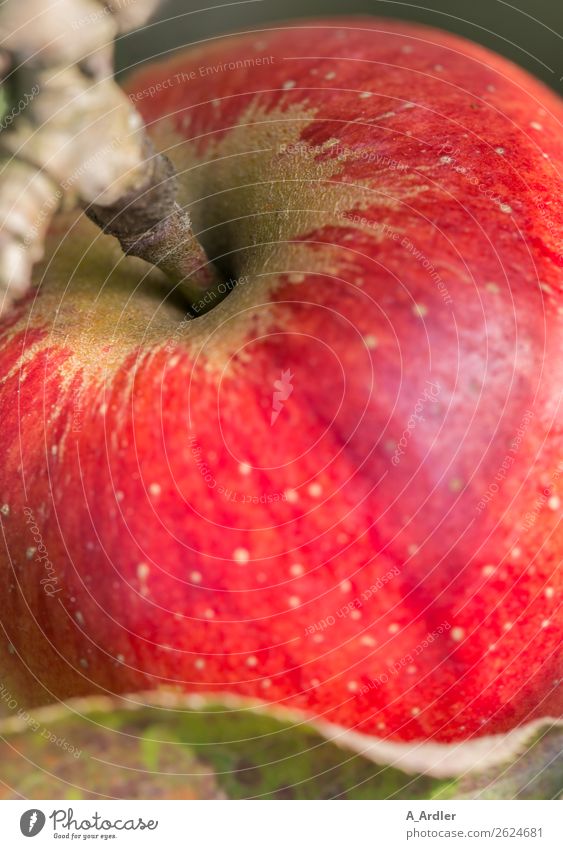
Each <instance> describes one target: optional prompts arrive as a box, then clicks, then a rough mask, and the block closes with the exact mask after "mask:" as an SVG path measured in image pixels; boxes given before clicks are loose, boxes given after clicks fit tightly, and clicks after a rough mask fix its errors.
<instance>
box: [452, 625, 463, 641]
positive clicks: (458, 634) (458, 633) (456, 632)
mask: <svg viewBox="0 0 563 849" xmlns="http://www.w3.org/2000/svg"><path fill="white" fill-rule="evenodd" d="M464 637H465V628H460V627H459V626H456V627H455V628H452V630H451V638H452V640H453V641H454V643H461V641H462V640H463V638H464Z"/></svg>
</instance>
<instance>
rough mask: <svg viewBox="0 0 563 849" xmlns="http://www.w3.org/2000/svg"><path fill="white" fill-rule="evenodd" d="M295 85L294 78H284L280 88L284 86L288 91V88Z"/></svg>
mask: <svg viewBox="0 0 563 849" xmlns="http://www.w3.org/2000/svg"><path fill="white" fill-rule="evenodd" d="M295 85H296V83H295V80H286V81H285V82H284V84H283V86H282V88H284V89H285V90H286V91H288V90H289V89H290V88H295Z"/></svg>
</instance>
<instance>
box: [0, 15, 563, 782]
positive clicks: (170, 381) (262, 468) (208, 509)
mask: <svg viewBox="0 0 563 849" xmlns="http://www.w3.org/2000/svg"><path fill="white" fill-rule="evenodd" d="M129 91H130V96H131V98H132V99H133V100H134V101H135V103H136V105H137V107H138V108H139V110H140V111H141V113H142V115H143V117H144V119H145V121H146V122H147V125H148V126H149V128H150V132H151V135H152V137H153V139H154V140H155V142H156V144H157V146H158V147H159V149H160V150H163V151H165V152H166V153H167V154H168V155H169V156H170V157H171V158H172V160H173V161H174V163H175V164H176V166H177V168H178V170H179V172H180V175H181V184H182V198H181V199H182V202H183V203H184V204H185V205H187V206H188V208H189V209H190V211H191V213H192V216H193V220H194V226H195V229H196V231H197V232H198V233H199V234H200V237H201V240H202V241H203V243H204V245H205V246H206V248H207V251H208V254H209V256H210V258H211V260H212V261H213V262H215V264H216V265H217V266H218V267H219V268H220V269H221V273H222V274H223V276H224V278H225V280H229V279H236V280H238V285H237V286H235V288H234V290H233V291H232V292H231V293H230V294H228V295H227V297H225V298H224V299H223V300H222V301H221V302H219V299H216V298H213V297H209V298H207V299H203V300H202V302H201V303H196V304H195V305H194V307H193V312H194V313H195V315H196V316H197V317H196V318H195V319H193V320H190V319H189V316H188V317H186V316H185V309H184V307H183V306H182V301H181V299H180V298H179V297H178V293H174V294H173V295H168V294H167V293H166V290H165V287H164V286H163V284H162V278H161V277H160V276H159V274H158V273H154V272H151V273H150V274H148V275H147V268H148V266H146V265H144V264H143V263H142V262H140V261H138V260H132V259H122V258H120V256H119V250H118V248H117V246H116V244H115V243H114V242H113V240H112V239H110V238H109V237H107V236H103V235H100V234H99V232H98V231H96V229H95V228H94V226H93V225H92V224H90V223H89V222H87V221H86V220H85V219H84V217H80V218H79V219H74V218H73V219H72V220H70V219H68V218H67V219H64V218H61V219H59V222H58V224H57V227H56V228H55V230H54V232H53V233H52V236H51V247H50V251H49V258H48V261H47V262H46V265H45V268H44V270H43V272H42V273H41V274H38V276H37V283H38V284H39V291H38V293H37V294H36V296H35V297H32V298H28V300H27V301H26V302H25V303H24V304H22V305H20V307H19V308H18V310H17V311H16V312H15V313H14V314H13V316H12V317H11V318H10V320H5V321H4V323H3V328H2V331H3V332H2V341H3V345H2V354H1V357H2V369H1V373H2V385H1V392H0V404H1V415H2V428H3V438H2V461H1V482H0V499H1V500H0V503H1V504H2V505H3V506H2V516H1V518H2V529H3V534H4V539H5V551H4V553H3V556H2V562H1V565H0V591H1V595H2V600H3V604H2V613H1V619H2V627H3V633H4V638H3V653H4V654H5V655H6V656H5V657H3V659H2V666H3V670H2V671H3V680H4V681H7V682H8V685H9V687H10V688H11V691H13V692H15V693H18V698H21V699H22V700H23V701H25V702H27V703H38V702H46V701H52V700H55V699H65V698H67V697H69V696H72V695H80V694H85V693H89V692H99V691H108V692H112V693H114V692H127V691H141V690H147V689H157V688H163V687H165V688H173V689H174V690H177V691H180V692H182V693H190V694H202V695H204V696H205V697H206V698H207V697H211V698H215V699H217V698H221V699H225V698H228V697H232V696H236V697H238V698H242V699H244V700H248V701H249V702H256V701H258V702H259V703H260V704H262V705H263V706H264V708H265V709H272V710H274V709H275V710H277V711H284V710H291V711H293V713H294V714H295V715H296V716H299V717H305V718H306V719H307V720H308V721H311V722H313V723H316V724H317V725H318V726H319V727H322V728H324V729H325V730H328V732H329V733H333V734H340V733H342V734H344V737H343V739H344V740H349V741H350V742H351V743H353V744H354V745H364V743H365V742H366V741H377V740H379V741H383V743H384V745H383V746H382V747H381V746H380V747H379V748H378V747H377V746H376V748H375V749H374V751H377V752H378V753H379V754H378V756H386V754H385V753H386V752H389V751H391V750H392V749H393V747H391V748H386V746H385V743H386V742H390V743H403V744H410V746H411V749H413V748H414V750H415V751H418V752H425V753H428V752H436V751H438V752H439V753H440V755H439V757H440V758H442V757H443V755H444V752H445V751H446V746H445V745H442V746H438V747H437V748H433V744H435V743H437V744H449V745H450V746H451V744H453V743H456V744H457V743H460V742H464V743H466V744H467V746H469V748H470V747H471V744H472V743H474V744H475V745H474V746H473V750H474V751H476V752H478V753H479V755H481V754H482V753H483V752H484V751H486V750H487V749H494V748H495V747H497V746H498V742H499V740H501V739H503V738H501V737H500V736H498V735H501V734H507V733H511V734H512V736H511V737H509V739H514V735H515V734H516V735H518V734H520V733H524V732H526V731H527V730H529V729H530V727H531V724H534V723H537V722H538V721H540V720H541V719H542V718H545V717H552V718H559V717H560V716H561V705H562V700H561V689H560V688H559V687H558V676H559V674H560V661H559V657H558V650H559V646H560V637H561V634H560V629H559V625H560V620H558V619H557V611H558V600H557V578H556V569H557V566H558V563H559V559H560V555H561V551H562V547H563V538H562V534H561V525H560V518H561V513H560V501H559V494H560V492H561V484H562V480H561V472H562V466H561V461H560V456H561V427H562V426H561V418H560V410H559V400H560V390H561V378H562V370H563V359H562V357H561V350H562V340H563V332H562V330H563V307H562V304H563V300H562V297H561V274H560V270H559V269H560V266H561V253H560V242H558V240H557V235H558V231H559V230H560V227H561V222H562V220H563V216H562V214H561V187H560V184H559V182H558V179H557V169H558V167H560V166H561V164H562V162H563V157H562V154H561V131H560V123H559V122H560V120H561V117H562V116H563V110H562V108H561V103H560V101H559V100H557V99H556V97H555V95H554V94H553V93H550V92H549V91H548V90H547V89H546V88H545V87H544V86H542V85H541V84H540V83H538V82H536V81H535V80H533V79H532V78H531V77H529V76H528V75H527V74H525V73H524V72H523V71H521V70H519V69H518V68H516V67H515V66H513V65H511V64H510V63H509V62H507V61H505V60H504V59H501V58H499V57H497V56H495V55H494V54H492V53H490V52H488V51H487V50H484V49H483V48H481V47H477V46H475V45H473V44H470V43H468V42H466V41H463V40H461V39H459V38H456V37H453V36H450V35H447V34H445V33H441V32H438V31H435V30H430V29H426V28H423V27H419V26H415V25H410V24H404V23H397V22H392V21H378V20H375V19H366V20H363V19H361V20H360V19H350V20H333V21H321V22H297V23H294V24H287V25H283V26H278V27H276V28H273V29H270V30H267V31H264V32H255V33H251V34H247V35H244V36H242V37H237V38H232V39H222V40H220V41H218V42H213V43H210V44H206V45H204V46H203V47H200V48H198V49H194V50H189V51H187V52H184V53H181V54H179V55H178V56H177V57H175V58H173V59H172V60H170V61H167V62H166V63H164V64H159V65H152V66H148V67H147V68H146V69H145V70H143V71H142V72H141V73H140V74H138V75H137V76H136V77H134V78H133V80H132V81H131V82H130V83H129ZM224 288H225V290H226V288H227V286H226V285H225V287H224ZM205 309H207V310H208V311H207V313H206V314H205V315H203V313H204V311H205ZM7 646H8V647H9V653H8V654H6V652H5V649H6V647H7ZM515 729H516V730H515ZM518 729H520V730H518ZM359 735H361V736H359ZM423 743H424V744H426V745H424V746H422V745H419V744H423ZM469 748H467V751H469ZM450 750H451V749H450ZM455 751H456V752H461V751H462V750H461V749H457V748H456V749H455ZM381 753H383V755H382V754H381ZM458 757H459V760H457V758H458ZM417 763H418V764H419V765H420V763H421V760H420V758H419V760H418V761H417ZM424 763H426V762H424ZM424 763H423V764H422V765H424ZM461 763H462V761H461V757H460V756H459V755H457V754H456V763H455V764H454V766H453V767H452V765H451V762H450V766H449V767H448V769H453V770H455V768H456V766H460V768H461Z"/></svg>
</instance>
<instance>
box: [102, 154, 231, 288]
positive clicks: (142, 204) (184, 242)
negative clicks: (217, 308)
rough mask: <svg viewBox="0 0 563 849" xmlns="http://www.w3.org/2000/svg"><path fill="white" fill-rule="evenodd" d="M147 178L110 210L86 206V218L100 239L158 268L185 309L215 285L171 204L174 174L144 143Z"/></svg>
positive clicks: (186, 223)
mask: <svg viewBox="0 0 563 849" xmlns="http://www.w3.org/2000/svg"><path fill="white" fill-rule="evenodd" d="M145 144H146V148H147V154H148V156H147V160H148V163H149V166H150V167H149V176H148V178H147V179H146V180H145V182H144V183H143V185H142V186H141V187H140V188H139V189H136V190H134V191H131V192H128V193H127V194H126V195H125V196H123V197H121V198H120V199H119V200H118V201H117V202H116V203H115V204H114V205H112V206H101V205H99V204H90V205H89V206H88V207H87V208H86V214H87V215H88V217H89V218H91V219H92V221H94V222H95V223H96V224H97V225H98V226H99V227H100V228H101V229H102V230H103V231H104V232H105V233H108V234H110V235H111V236H115V237H116V238H117V239H118V241H119V243H120V245H121V247H122V248H123V251H124V252H125V253H126V254H127V255H129V256H136V257H140V258H141V259H144V260H145V261H146V262H149V263H151V264H152V265H155V266H157V267H158V268H160V269H161V270H162V271H163V272H164V273H165V274H166V276H167V277H168V278H169V280H170V282H171V283H172V284H173V286H174V288H176V287H178V288H179V289H180V291H181V292H182V293H183V294H184V295H186V297H187V298H188V300H189V302H190V304H193V303H194V302H195V301H197V300H199V299H201V297H202V295H203V294H204V293H205V292H207V291H209V290H210V289H213V288H215V287H216V286H217V284H218V283H219V282H220V278H219V271H218V269H217V268H216V267H215V266H214V265H213V264H212V263H211V262H210V261H209V259H208V257H207V254H206V253H205V250H204V248H203V246H202V245H201V243H200V242H199V241H198V239H197V237H196V235H195V234H194V231H193V227H192V223H191V219H190V216H189V213H188V212H187V211H186V210H184V209H182V207H181V206H180V204H179V203H178V202H177V200H176V194H177V190H178V181H177V174H176V169H175V168H174V166H173V164H172V163H171V162H170V160H169V159H168V157H167V156H165V155H164V154H154V151H153V148H152V144H151V142H150V141H149V140H148V139H146V141H145Z"/></svg>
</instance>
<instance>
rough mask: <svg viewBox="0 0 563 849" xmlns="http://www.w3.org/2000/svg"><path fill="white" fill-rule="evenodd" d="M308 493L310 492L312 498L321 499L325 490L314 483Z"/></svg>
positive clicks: (310, 485)
mask: <svg viewBox="0 0 563 849" xmlns="http://www.w3.org/2000/svg"><path fill="white" fill-rule="evenodd" d="M307 491H308V493H309V495H310V496H311V498H319V497H320V496H321V495H322V492H323V488H322V486H321V485H320V483H312V484H309V487H308V490H307Z"/></svg>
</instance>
